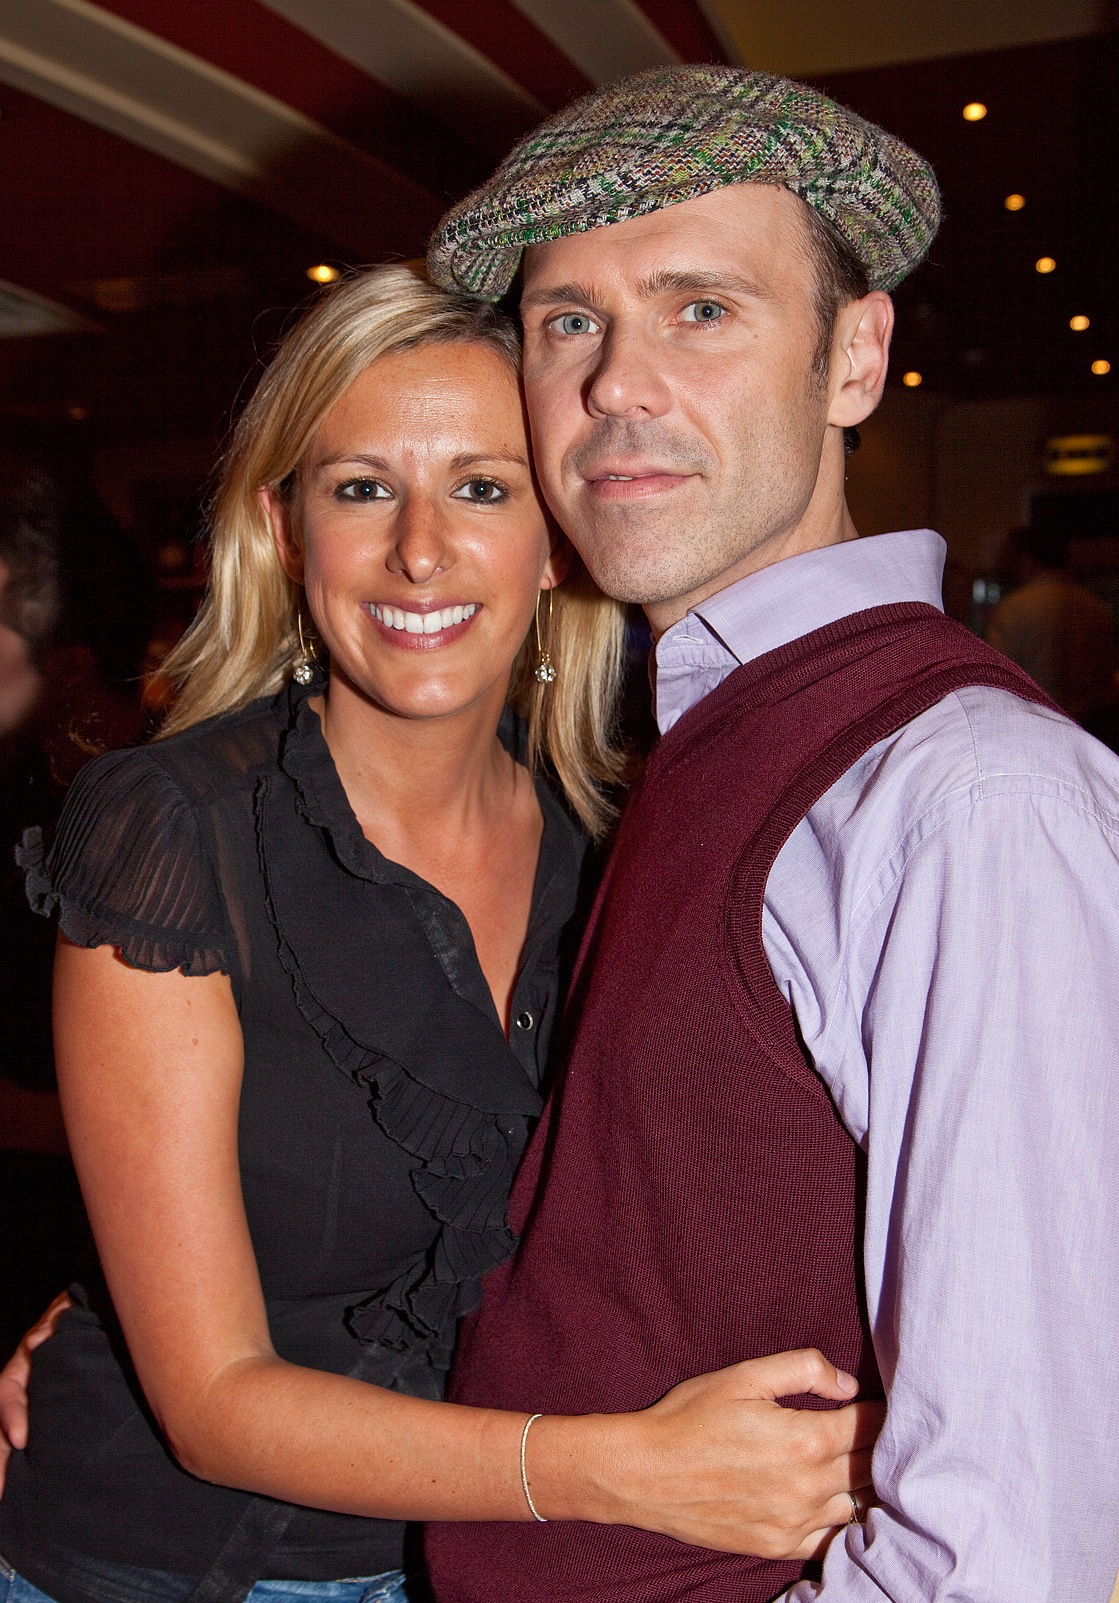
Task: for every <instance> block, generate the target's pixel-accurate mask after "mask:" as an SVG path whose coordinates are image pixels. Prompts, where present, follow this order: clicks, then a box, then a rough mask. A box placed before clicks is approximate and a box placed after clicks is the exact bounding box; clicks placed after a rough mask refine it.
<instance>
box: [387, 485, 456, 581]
mask: <svg viewBox="0 0 1119 1603" xmlns="http://www.w3.org/2000/svg"><path fill="white" fill-rule="evenodd" d="M448 532H449V531H448V529H447V525H446V520H445V518H444V517H443V516H442V514H441V513H440V512H439V510H438V509H437V508H435V507H434V506H432V505H431V504H430V503H429V502H428V501H427V500H426V499H424V498H422V497H418V496H410V497H409V498H408V499H407V500H406V501H405V503H404V505H403V506H402V508H401V510H400V513H399V515H398V517H397V520H396V528H395V530H394V539H393V544H392V550H391V551H390V553H389V567H390V569H391V570H392V571H393V572H394V573H400V574H402V575H403V577H404V578H405V579H407V580H408V581H409V583H411V584H424V583H426V581H427V580H428V579H430V578H431V577H432V576H433V575H434V574H436V573H439V572H441V571H442V570H443V569H445V568H446V567H448V566H449V563H450V541H449V538H448Z"/></svg>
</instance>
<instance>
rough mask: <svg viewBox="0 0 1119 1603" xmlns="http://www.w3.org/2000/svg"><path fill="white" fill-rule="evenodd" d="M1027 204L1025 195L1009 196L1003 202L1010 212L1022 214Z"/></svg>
mask: <svg viewBox="0 0 1119 1603" xmlns="http://www.w3.org/2000/svg"><path fill="white" fill-rule="evenodd" d="M1025 204H1026V197H1025V195H1007V197H1006V199H1005V200H1004V201H1003V205H1004V206H1005V207H1006V209H1007V211H1008V212H1020V211H1021V210H1022V207H1023V206H1024V205H1025Z"/></svg>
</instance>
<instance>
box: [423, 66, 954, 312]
mask: <svg viewBox="0 0 1119 1603" xmlns="http://www.w3.org/2000/svg"><path fill="white" fill-rule="evenodd" d="M741 183H758V184H780V185H783V186H784V187H785V188H786V189H790V190H792V192H793V194H794V195H799V196H800V197H801V199H802V200H804V201H807V203H808V205H809V206H811V207H812V208H813V209H814V210H815V211H817V212H819V214H820V216H821V217H822V218H823V219H824V220H825V222H827V223H829V224H830V225H831V227H832V228H833V229H834V230H835V231H836V233H838V234H839V235H840V236H841V237H842V238H843V239H844V240H845V241H846V242H847V244H848V245H849V246H850V248H851V249H852V251H853V252H854V254H855V256H856V257H857V258H858V259H859V261H860V262H861V263H862V265H863V267H864V268H865V269H866V272H867V276H868V278H869V280H870V283H871V286H872V288H875V289H892V288H893V287H894V286H895V285H896V284H899V283H900V282H901V280H902V279H903V278H904V277H905V276H906V274H907V273H909V272H912V270H913V268H914V267H916V266H917V263H918V262H919V261H920V260H921V258H922V257H923V256H924V255H925V253H926V251H927V250H928V248H929V246H930V244H931V243H932V239H933V236H934V234H935V233H936V230H937V225H938V223H939V221H940V195H939V191H938V189H937V184H936V179H935V177H934V176H933V172H932V169H931V167H929V165H928V163H927V162H925V161H922V159H921V157H920V156H918V155H917V153H916V152H915V151H913V150H910V149H909V147H908V145H905V144H903V143H902V141H901V140H900V139H896V138H895V137H894V136H893V134H888V133H887V132H886V131H885V129H883V128H878V127H876V126H875V124H874V123H871V122H867V121H866V120H865V119H864V118H862V117H859V116H856V114H855V113H854V112H853V111H848V110H847V109H846V107H844V106H840V105H837V104H836V102H835V101H834V100H829V99H828V98H827V96H826V95H822V94H820V93H818V91H817V90H815V89H811V88H809V86H808V85H807V84H802V83H795V82H793V80H791V79H789V78H776V77H774V76H773V75H772V74H770V73H766V72H747V71H745V70H743V69H740V68H736V67H688V66H681V67H667V68H659V67H658V68H654V69H653V70H652V71H650V72H641V73H637V74H636V75H635V76H633V77H630V78H622V79H619V80H618V81H617V82H616V83H612V84H608V85H607V86H606V87H605V88H604V89H599V90H596V91H595V92H594V93H592V94H589V95H586V96H584V97H583V99H582V100H577V101H575V103H574V104H573V105H570V106H568V107H566V108H565V109H564V110H563V111H560V112H558V113H557V114H556V115H555V116H554V117H550V118H549V119H548V121H547V122H545V123H542V124H541V125H540V127H539V128H537V129H536V130H535V132H534V133H531V134H529V135H528V137H527V138H526V139H523V140H522V141H521V143H520V144H519V145H517V146H516V148H515V149H514V150H513V151H512V152H511V153H510V154H509V155H508V156H507V157H506V158H505V160H504V161H503V162H502V164H501V166H500V167H499V168H498V169H497V171H496V172H495V173H494V175H493V177H492V178H490V179H489V180H488V182H486V183H484V184H483V185H482V186H481V187H480V188H479V189H476V190H475V191H474V193H473V194H472V195H468V196H467V198H466V199H465V200H464V201H461V202H460V203H459V204H458V205H457V206H456V207H455V208H454V209H453V210H452V211H450V212H448V214H447V216H446V217H445V218H444V219H443V221H442V223H441V224H440V225H439V228H438V229H437V230H436V232H435V235H434V237H433V239H432V242H431V249H430V252H429V254H428V274H429V276H430V278H431V279H432V282H433V283H436V284H439V285H441V286H442V287H443V288H444V289H457V290H460V291H465V292H466V293H467V294H468V295H473V296H475V297H477V298H478V299H481V300H499V299H500V298H501V296H502V295H504V294H505V292H506V290H507V289H508V288H509V286H510V284H511V283H512V282H513V278H514V276H515V274H516V271H517V268H518V266H519V265H520V260H521V255H522V253H523V251H524V248H525V246H526V245H536V244H539V243H541V242H542V241H544V240H549V239H562V238H563V237H564V236H565V235H566V234H577V233H583V232H585V231H586V230H588V229H591V228H602V227H604V226H605V225H606V224H608V223H621V222H625V221H626V220H627V219H628V218H630V217H642V216H644V215H645V214H646V213H648V212H653V211H659V210H660V209H661V208H662V207H664V206H675V205H678V204H679V203H680V202H681V201H687V200H695V199H696V198H697V197H698V196H699V195H706V194H709V193H710V192H711V191H712V190H714V189H719V188H721V187H722V185H724V184H741Z"/></svg>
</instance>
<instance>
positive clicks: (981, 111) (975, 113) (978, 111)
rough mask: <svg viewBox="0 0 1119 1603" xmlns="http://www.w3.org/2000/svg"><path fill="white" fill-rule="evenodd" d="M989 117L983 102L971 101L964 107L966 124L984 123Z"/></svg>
mask: <svg viewBox="0 0 1119 1603" xmlns="http://www.w3.org/2000/svg"><path fill="white" fill-rule="evenodd" d="M986 115H987V108H986V106H985V105H984V104H983V102H982V101H981V100H969V101H968V103H967V105H966V106H965V107H964V121H965V122H982V121H983V119H984V117H985V116H986Z"/></svg>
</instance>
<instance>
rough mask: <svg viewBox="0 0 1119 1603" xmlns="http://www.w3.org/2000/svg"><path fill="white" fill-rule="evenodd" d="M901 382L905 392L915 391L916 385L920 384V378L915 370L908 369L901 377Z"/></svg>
mask: <svg viewBox="0 0 1119 1603" xmlns="http://www.w3.org/2000/svg"><path fill="white" fill-rule="evenodd" d="M901 381H902V383H903V384H904V385H905V387H906V389H907V390H915V389H916V388H917V386H918V384H920V383H921V382H922V377H921V374H920V373H918V372H917V370H916V369H915V368H910V370H909V372H908V373H903V374H902V375H901Z"/></svg>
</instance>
